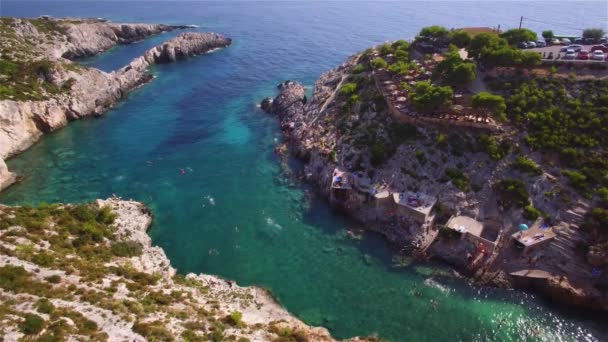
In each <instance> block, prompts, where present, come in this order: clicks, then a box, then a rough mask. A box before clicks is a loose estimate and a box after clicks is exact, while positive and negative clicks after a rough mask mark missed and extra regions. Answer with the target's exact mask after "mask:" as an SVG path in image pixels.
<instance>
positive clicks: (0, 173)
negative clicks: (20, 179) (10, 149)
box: [0, 158, 17, 191]
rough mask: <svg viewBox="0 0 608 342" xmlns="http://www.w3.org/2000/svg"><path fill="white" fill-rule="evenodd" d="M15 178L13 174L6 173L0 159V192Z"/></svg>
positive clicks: (6, 168) (6, 169)
mask: <svg viewBox="0 0 608 342" xmlns="http://www.w3.org/2000/svg"><path fill="white" fill-rule="evenodd" d="M16 178H17V177H16V176H15V174H14V173H12V172H10V171H8V167H6V163H4V160H3V159H2V158H0V191H2V190H3V189H5V188H6V187H8V186H9V185H11V184H13V183H14V182H15V179H16Z"/></svg>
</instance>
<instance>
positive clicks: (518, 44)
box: [517, 42, 528, 49]
mask: <svg viewBox="0 0 608 342" xmlns="http://www.w3.org/2000/svg"><path fill="white" fill-rule="evenodd" d="M517 47H518V48H520V49H527V48H528V43H527V42H519V43H517Z"/></svg>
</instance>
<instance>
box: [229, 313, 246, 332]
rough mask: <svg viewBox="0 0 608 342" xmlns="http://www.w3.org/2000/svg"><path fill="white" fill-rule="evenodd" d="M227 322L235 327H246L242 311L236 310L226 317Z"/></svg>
mask: <svg viewBox="0 0 608 342" xmlns="http://www.w3.org/2000/svg"><path fill="white" fill-rule="evenodd" d="M226 322H227V323H228V324H230V325H232V326H235V327H239V328H240V327H244V326H245V322H243V314H242V313H241V312H240V311H234V312H232V313H231V314H230V315H228V316H227V317H226Z"/></svg>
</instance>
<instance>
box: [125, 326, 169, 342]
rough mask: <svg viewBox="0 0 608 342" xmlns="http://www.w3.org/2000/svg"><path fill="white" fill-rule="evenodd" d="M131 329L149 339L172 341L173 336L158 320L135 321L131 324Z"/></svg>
mask: <svg viewBox="0 0 608 342" xmlns="http://www.w3.org/2000/svg"><path fill="white" fill-rule="evenodd" d="M133 331H134V332H136V333H138V334H140V335H142V336H143V337H145V338H147V339H148V340H150V341H173V336H172V335H171V333H170V332H169V331H168V330H167V329H166V328H165V326H164V325H163V324H162V322H160V321H154V322H149V323H143V322H141V321H137V322H135V323H134V324H133Z"/></svg>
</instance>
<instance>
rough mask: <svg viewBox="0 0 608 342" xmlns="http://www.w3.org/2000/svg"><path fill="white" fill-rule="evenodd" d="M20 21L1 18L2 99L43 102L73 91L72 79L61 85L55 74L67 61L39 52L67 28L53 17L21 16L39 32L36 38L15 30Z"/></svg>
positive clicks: (73, 67) (0, 67) (0, 93)
mask: <svg viewBox="0 0 608 342" xmlns="http://www.w3.org/2000/svg"><path fill="white" fill-rule="evenodd" d="M16 20H17V19H14V18H6V17H3V18H0V81H1V82H0V100H16V101H26V100H34V101H40V100H46V99H48V98H50V97H52V96H55V95H58V94H61V93H64V92H67V91H69V89H70V86H71V82H63V83H62V84H58V83H56V82H54V78H53V77H52V74H53V73H54V72H56V71H57V70H60V69H62V68H64V67H66V66H64V64H65V63H60V62H57V61H53V60H49V59H48V58H46V57H45V56H44V55H43V54H41V53H40V51H39V48H40V47H41V46H43V45H44V44H49V43H51V42H52V41H53V40H54V39H56V38H57V36H59V35H61V34H63V33H65V27H64V26H62V25H61V24H60V23H58V22H56V21H53V20H45V19H18V20H20V21H25V22H27V23H29V24H31V25H32V26H33V27H34V28H35V30H37V31H38V33H39V40H38V41H34V40H32V39H29V38H28V37H25V36H23V35H17V34H16V33H15V28H14V26H15V25H16ZM68 67H69V68H71V69H78V67H77V66H68Z"/></svg>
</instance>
